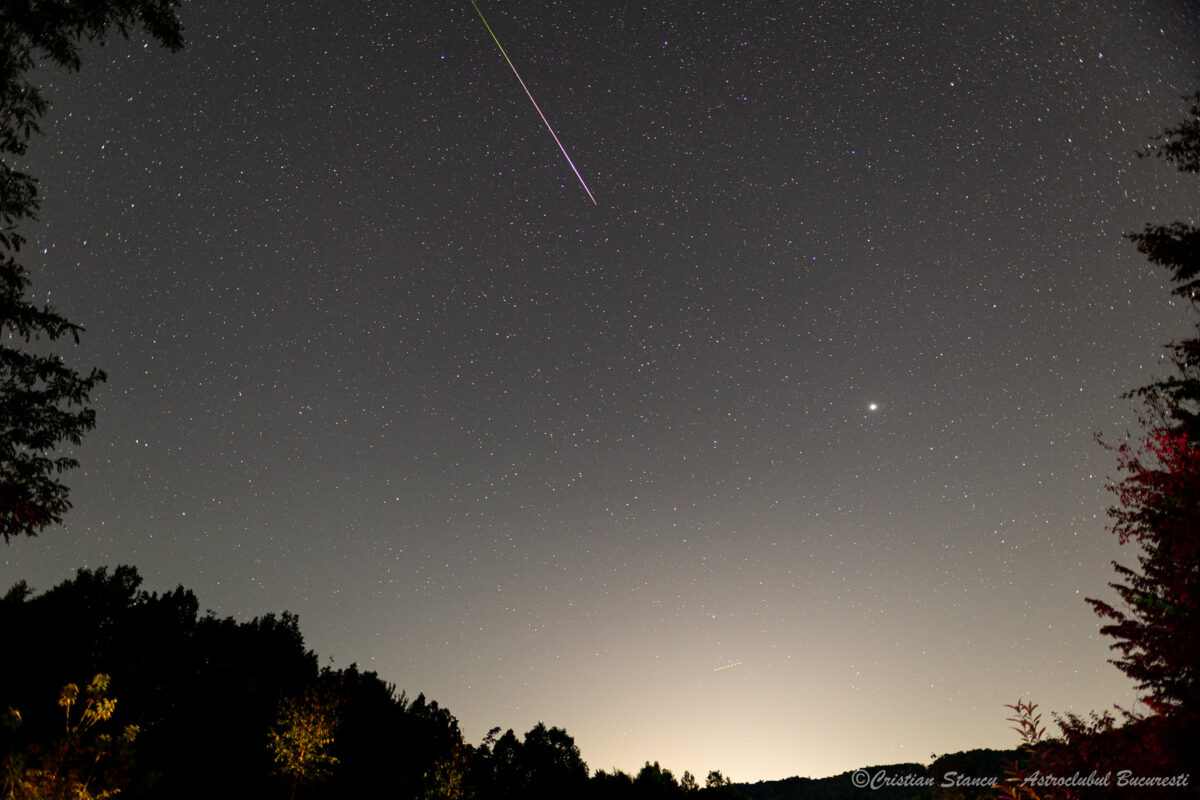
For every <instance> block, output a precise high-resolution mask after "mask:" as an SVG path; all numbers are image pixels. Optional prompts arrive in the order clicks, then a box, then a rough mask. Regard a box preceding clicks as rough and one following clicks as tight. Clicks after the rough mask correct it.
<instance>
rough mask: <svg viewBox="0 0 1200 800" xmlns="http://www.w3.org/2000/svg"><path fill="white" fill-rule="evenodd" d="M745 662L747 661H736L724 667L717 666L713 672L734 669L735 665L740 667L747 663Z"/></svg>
mask: <svg viewBox="0 0 1200 800" xmlns="http://www.w3.org/2000/svg"><path fill="white" fill-rule="evenodd" d="M745 663H746V662H745V661H735V662H733V663H732V664H726V665H725V666H723V667H717V668H716V669H714V670H713V672H724V671H725V670H727V669H733V668H734V667H740V666H741V665H742V664H745Z"/></svg>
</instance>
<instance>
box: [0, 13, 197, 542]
mask: <svg viewBox="0 0 1200 800" xmlns="http://www.w3.org/2000/svg"><path fill="white" fill-rule="evenodd" d="M177 5H178V2H177V0H85V1H84V2H78V1H76V2H70V1H69V0H4V2H3V3H0V535H3V537H4V540H5V541H8V540H9V539H10V538H11V537H13V536H19V535H21V534H27V535H31V536H32V535H35V534H36V533H37V532H38V531H40V530H42V529H44V528H45V527H46V526H48V525H51V524H54V523H57V522H61V521H62V515H63V513H64V512H65V511H66V510H67V509H68V508H70V505H71V504H70V501H69V500H68V499H67V494H68V492H67V487H66V486H64V485H63V483H62V482H61V480H60V479H59V476H60V475H61V474H62V473H63V472H65V471H66V470H69V469H71V468H73V467H75V466H77V465H78V463H77V462H76V460H75V459H74V458H71V457H70V456H66V455H61V454H56V453H57V450H58V448H59V446H60V445H61V444H63V443H70V444H75V445H78V444H79V443H80V441H81V437H82V436H83V434H84V433H86V432H88V431H89V430H91V429H92V428H93V427H94V425H95V422H96V416H95V412H94V411H93V410H92V409H90V408H88V407H87V402H88V399H89V395H90V393H91V392H92V391H93V390H94V389H95V387H96V385H97V384H98V383H100V382H102V381H103V380H104V379H105V375H104V373H103V372H102V371H100V370H98V369H92V370H91V371H90V372H89V373H87V374H86V375H84V374H82V373H80V372H78V371H77V370H75V369H73V368H71V367H69V366H67V365H66V364H65V363H64V362H63V360H62V358H60V357H59V356H57V355H53V354H45V353H44V352H43V350H44V348H39V351H38V352H30V350H29V345H30V343H31V342H33V341H35V340H39V339H46V340H49V341H56V340H58V339H61V338H63V337H70V338H71V339H73V340H74V341H75V342H78V341H79V334H80V333H81V332H82V330H83V328H82V327H80V326H79V325H77V324H75V323H73V322H70V321H69V320H67V319H66V318H65V317H64V316H62V315H61V314H59V313H58V312H57V311H55V310H54V308H52V307H51V306H50V305H49V304H46V305H44V306H42V307H40V308H39V307H37V306H35V305H34V304H33V303H31V302H29V300H28V299H27V298H26V293H27V291H28V289H29V287H30V283H31V282H30V279H29V274H28V271H27V270H26V269H25V267H24V266H22V265H21V264H20V263H19V261H18V260H17V259H18V256H19V253H20V250H21V246H22V245H23V244H24V242H25V238H24V236H22V235H21V233H20V232H19V231H18V227H19V224H20V223H21V222H22V221H23V220H30V219H35V218H36V217H37V212H38V208H39V200H38V194H37V179H35V178H34V177H33V176H31V175H29V174H27V173H25V172H23V171H21V170H20V169H18V167H17V165H16V161H17V159H19V158H20V157H21V156H23V155H25V153H26V150H27V149H28V146H29V142H30V140H31V139H32V137H33V136H34V134H36V133H38V132H39V127H38V125H39V121H40V120H41V119H42V117H43V116H44V115H45V114H46V111H47V110H48V108H49V103H48V101H47V100H46V98H45V97H44V96H43V95H42V92H41V90H40V89H39V88H38V87H37V86H36V85H35V84H34V83H33V82H32V81H31V79H30V73H31V72H32V71H33V69H34V67H35V66H36V65H37V63H38V62H40V61H47V62H50V63H53V64H57V65H59V66H61V67H65V68H67V69H70V70H77V69H79V67H80V65H81V60H80V55H79V48H80V47H81V46H82V45H83V43H85V42H89V41H104V40H105V38H107V36H108V35H109V33H110V32H111V31H113V30H115V31H117V32H118V33H119V34H121V35H123V36H128V35H129V34H130V33H131V32H132V31H133V30H134V29H136V28H141V29H143V30H145V31H146V32H147V33H148V34H149V35H150V36H152V37H154V38H155V39H157V40H158V41H159V42H161V43H162V44H163V45H164V46H166V47H168V48H170V49H172V50H178V49H179V48H181V47H182V46H183V36H182V27H181V25H180V23H179V20H178V19H177V18H176V16H175V7H176V6H177Z"/></svg>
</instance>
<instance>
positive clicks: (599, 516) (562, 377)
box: [0, 0, 1200, 781]
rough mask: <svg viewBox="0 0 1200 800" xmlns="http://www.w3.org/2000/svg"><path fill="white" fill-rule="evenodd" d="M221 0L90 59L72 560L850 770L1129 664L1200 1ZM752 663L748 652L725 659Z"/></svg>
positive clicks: (630, 729)
mask: <svg viewBox="0 0 1200 800" xmlns="http://www.w3.org/2000/svg"><path fill="white" fill-rule="evenodd" d="M915 5H916V7H915V8H905V7H904V5H903V4H895V3H875V2H865V1H864V2H852V3H833V2H813V3H808V2H805V3H780V2H751V3H729V4H720V3H701V4H699V5H698V6H695V7H681V6H679V5H678V4H663V3H648V4H642V5H630V4H607V3H575V2H557V3H555V2H533V0H520V1H519V2H499V3H487V4H482V5H481V6H480V8H481V9H482V11H483V13H484V14H486V15H487V19H488V22H489V23H490V24H491V26H492V28H493V29H494V30H495V32H496V35H497V37H498V38H499V40H500V41H501V42H502V43H503V45H504V48H505V50H506V51H507V52H508V54H509V56H510V57H511V58H512V59H513V62H514V64H515V65H516V67H517V69H518V70H520V74H521V77H522V78H523V79H524V81H525V83H526V84H527V85H528V86H529V89H530V91H531V93H532V94H533V96H534V97H535V98H537V102H538V104H539V105H540V106H541V108H542V110H543V111H544V112H545V114H546V116H547V118H548V120H549V122H550V123H551V124H552V125H553V127H554V130H555V132H556V133H557V135H558V136H559V137H560V138H561V140H562V142H563V144H564V146H565V147H566V149H567V151H568V152H570V154H571V158H572V159H573V160H574V162H575V164H576V165H577V166H578V168H579V170H580V172H581V173H582V175H583V177H584V178H585V179H586V181H587V184H588V186H589V187H590V188H591V190H592V192H593V193H594V194H595V197H596V200H597V201H598V206H594V205H593V204H592V203H591V202H590V200H589V199H588V196H587V194H586V193H585V192H584V190H583V189H582V187H581V186H580V185H579V182H578V181H577V180H576V178H575V176H574V174H573V173H572V172H571V170H570V168H569V166H568V165H567V164H566V163H565V161H564V159H563V158H562V154H561V153H560V152H559V150H558V147H557V146H556V144H555V143H554V141H553V139H552V138H551V136H550V135H549V133H548V132H547V131H546V129H545V127H544V126H543V125H542V123H541V120H540V119H539V118H538V116H537V113H536V112H535V111H534V109H533V108H532V106H531V105H530V103H529V99H528V98H527V97H526V96H525V95H524V92H522V91H521V88H520V86H519V84H518V83H517V81H516V79H515V78H514V77H513V75H512V73H511V71H510V70H509V69H508V67H507V65H506V64H505V63H504V60H503V58H502V57H501V56H500V54H499V52H498V51H497V49H496V47H495V45H494V43H493V42H492V41H491V39H490V37H489V36H488V33H487V31H486V29H485V28H484V27H483V25H482V24H481V22H480V20H479V19H478V17H477V16H476V15H475V12H474V10H473V9H472V8H471V5H470V3H462V4H456V3H438V4H420V3H403V2H401V3H375V2H364V3H361V4H356V5H355V4H352V5H351V6H346V5H344V4H336V3H329V2H316V3H310V4H307V5H300V4H292V3H281V2H264V3H254V4H240V3H230V2H224V0H212V2H203V3H201V2H189V3H186V4H184V6H183V8H182V9H181V18H182V19H183V21H184V24H185V27H186V29H185V36H186V38H187V46H186V48H185V50H184V51H183V52H181V53H179V54H174V55H172V54H170V53H166V52H162V51H160V50H158V49H157V48H156V47H154V46H151V45H149V44H148V43H147V42H145V41H142V40H140V39H137V38H135V39H134V40H132V41H129V42H124V41H118V42H113V43H110V44H109V45H108V46H106V47H104V48H99V47H96V48H92V49H91V50H89V51H88V52H87V53H86V54H85V58H84V66H83V69H82V71H81V72H80V73H78V74H66V73H63V72H53V71H50V70H45V71H43V72H39V73H38V78H39V79H40V80H41V81H42V82H43V84H44V86H45V87H46V93H47V95H48V96H49V98H50V99H51V101H52V102H53V104H54V106H53V109H52V112H51V118H50V119H49V121H48V124H47V125H45V126H44V127H45V132H46V135H45V136H44V137H42V138H41V139H40V140H38V141H36V142H35V143H34V145H33V146H32V147H31V149H30V163H29V164H28V165H26V166H27V167H28V170H29V171H30V172H32V174H34V175H36V176H38V177H39V178H40V180H41V181H42V192H43V196H44V202H43V210H42V213H41V222H40V223H39V224H37V225H35V226H30V228H29V230H28V232H27V235H28V236H29V239H30V248H31V249H32V250H33V252H34V254H35V256H36V257H35V256H31V257H30V258H29V259H28V260H27V261H28V265H29V267H30V269H31V270H32V278H33V282H34V283H33V290H34V292H35V293H36V297H37V298H38V299H44V298H45V297H49V298H50V299H51V301H52V302H53V303H54V304H55V305H56V306H57V307H58V308H59V309H60V310H61V311H62V312H63V313H64V314H65V315H66V316H68V317H69V318H70V319H72V320H74V321H78V322H80V323H82V324H84V325H85V326H86V328H87V333H86V334H85V336H84V340H83V344H82V345H81V346H80V347H78V348H75V349H74V351H73V352H70V353H69V354H68V359H69V360H70V361H71V362H72V363H73V364H77V365H79V366H81V367H82V366H90V365H92V364H95V365H98V366H100V367H102V368H103V369H105V370H106V371H107V372H108V373H109V381H108V383H107V384H105V385H104V386H103V387H102V389H101V391H100V392H99V393H98V394H97V395H96V397H95V407H96V410H97V416H98V425H97V428H96V430H95V431H94V432H93V433H92V434H91V435H90V436H89V437H88V438H87V439H86V440H85V443H84V445H83V447H81V448H80V449H79V452H78V456H79V458H80V460H81V462H82V464H83V466H82V467H81V469H79V470H77V471H76V472H75V473H73V474H71V475H70V476H69V479H68V485H70V486H71V488H72V500H73V502H74V505H75V508H74V509H73V510H72V511H71V512H70V513H69V515H68V517H67V521H66V523H65V524H64V525H63V526H62V527H61V528H58V529H53V530H48V531H46V532H45V533H44V534H43V535H41V536H40V537H38V538H36V539H28V540H21V541H14V542H13V543H11V544H10V545H8V546H7V547H6V548H5V549H4V551H3V552H2V553H0V582H3V584H4V585H5V586H7V585H10V584H12V583H13V582H15V581H16V580H18V579H21V578H26V579H28V580H29V581H30V583H31V584H32V585H33V586H34V587H35V588H38V589H45V588H49V587H50V586H51V585H53V584H54V583H56V582H58V581H59V580H61V579H63V578H64V577H66V576H68V575H70V574H71V573H72V572H73V570H74V569H75V568H76V567H79V566H82V565H85V564H86V565H90V566H96V565H100V564H117V563H132V564H136V565H137V566H138V567H139V569H140V570H141V572H142V574H143V575H145V576H146V582H147V586H148V587H149V588H156V589H161V588H170V587H173V586H175V585H176V584H179V583H182V584H183V585H185V586H187V587H189V588H192V589H194V590H195V591H196V592H197V595H198V596H199V597H200V600H201V602H202V603H206V604H208V605H209V606H211V607H212V608H213V609H214V610H217V611H218V612H220V613H222V614H233V615H235V616H238V617H245V618H249V617H252V616H254V615H258V614H263V613H266V612H269V611H279V610H282V609H288V610H291V611H293V612H296V613H297V614H298V615H299V616H300V620H301V626H302V629H303V631H304V632H305V635H306V638H307V642H308V644H309V645H310V646H311V647H313V648H314V649H315V650H316V651H317V652H318V653H319V654H320V655H321V656H322V658H326V657H332V658H333V659H334V661H335V663H337V664H339V665H346V664H349V663H350V662H358V663H359V665H360V666H363V667H364V668H368V669H374V670H377V671H378V672H379V673H380V675H381V676H382V677H383V678H385V679H386V680H389V681H393V682H395V683H396V684H397V685H398V686H399V687H401V688H404V689H406V690H408V692H409V694H410V695H415V693H416V692H418V691H423V692H425V693H426V695H427V696H429V697H432V698H435V699H437V700H438V701H439V702H440V703H441V704H443V705H444V706H446V707H448V708H449V709H450V710H451V711H452V712H453V713H454V714H455V715H456V716H457V718H458V719H459V721H460V723H461V725H462V728H463V731H464V733H465V735H466V736H467V738H468V739H469V740H471V741H473V742H478V741H479V740H480V739H481V738H482V737H483V735H484V733H485V732H486V731H487V730H488V729H489V728H491V727H492V726H494V725H500V726H502V727H504V728H509V727H512V728H514V729H516V730H518V731H523V730H526V729H528V728H530V727H532V726H533V724H534V723H536V722H537V721H539V720H544V721H545V722H546V723H547V724H551V725H558V726H561V727H565V728H566V729H567V730H568V731H569V732H570V733H571V734H572V735H573V736H574V737H575V739H576V742H577V743H578V744H579V745H580V748H581V750H582V753H583V757H584V759H585V760H587V761H588V763H589V765H590V766H591V767H592V768H593V769H597V768H602V769H610V768H612V767H614V766H615V767H619V768H622V769H626V770H636V769H637V768H638V767H639V766H640V765H641V764H642V762H643V761H646V760H651V761H654V760H659V761H661V762H662V764H663V766H665V767H668V768H670V769H672V770H673V771H675V773H676V774H680V773H682V771H683V770H685V769H687V770H690V771H692V772H693V773H694V774H698V775H703V774H706V773H707V771H708V770H710V769H720V770H722V771H723V772H724V773H725V774H726V775H728V776H731V777H733V778H734V779H735V780H750V781H752V780H757V779H769V778H781V777H786V776H789V775H796V774H799V775H811V776H813V777H819V776H824V775H829V774H834V773H837V772H840V771H842V770H846V769H852V768H854V767H858V766H861V765H864V764H874V763H885V762H889V761H905V760H907V761H913V760H924V759H925V758H926V756H927V755H928V754H929V753H931V752H936V753H944V752H951V751H955V750H962V749H968V748H971V747H988V746H991V747H1009V746H1012V745H1014V744H1015V743H1016V740H1015V737H1014V736H1013V735H1012V733H1011V732H1010V731H1009V730H1008V724H1007V723H1006V722H1005V718H1006V716H1007V713H1006V711H1005V709H1004V708H1003V704H1004V703H1012V702H1015V701H1016V700H1017V699H1018V698H1025V699H1032V700H1034V701H1035V702H1038V703H1039V704H1041V705H1042V707H1043V708H1045V709H1051V710H1056V711H1070V710H1074V711H1084V712H1086V711H1088V710H1091V709H1103V708H1107V707H1110V706H1111V704H1112V703H1114V702H1120V703H1124V704H1131V703H1132V701H1133V697H1134V693H1133V691H1132V687H1131V686H1130V685H1129V684H1128V682H1127V681H1126V680H1125V679H1124V678H1123V676H1121V675H1120V673H1118V671H1117V670H1116V669H1115V668H1114V667H1111V666H1110V665H1108V664H1106V663H1105V659H1106V658H1107V657H1108V651H1107V645H1108V642H1107V641H1106V640H1104V639H1103V638H1101V637H1100V636H1099V634H1098V628H1099V622H1098V620H1097V619H1096V618H1095V617H1094V615H1093V614H1092V612H1091V611H1090V609H1089V608H1088V607H1087V606H1086V605H1085V604H1084V602H1083V598H1084V596H1107V595H1106V594H1105V592H1106V591H1108V590H1107V589H1106V588H1105V587H1106V584H1107V582H1108V581H1109V580H1110V579H1111V574H1112V573H1111V567H1110V566H1109V562H1110V561H1111V560H1112V559H1114V558H1119V559H1121V560H1123V561H1125V562H1130V561H1132V560H1133V558H1134V555H1133V553H1132V552H1131V551H1129V550H1128V549H1125V550H1123V549H1121V548H1120V547H1118V546H1117V543H1116V541H1115V537H1113V536H1112V535H1110V534H1108V533H1107V532H1106V530H1105V515H1104V512H1105V509H1106V508H1107V506H1108V504H1109V499H1108V495H1107V493H1106V492H1105V490H1104V485H1105V479H1106V478H1107V477H1110V476H1112V475H1113V474H1114V473H1115V471H1116V465H1115V460H1114V459H1113V457H1112V455H1111V454H1110V453H1108V452H1106V451H1105V450H1104V449H1103V448H1102V447H1101V446H1100V445H1098V444H1097V443H1096V441H1095V439H1094V436H1095V434H1096V433H1097V432H1102V433H1103V434H1104V435H1105V436H1106V437H1108V438H1109V439H1110V440H1114V439H1118V438H1119V437H1120V436H1121V435H1122V434H1123V433H1124V432H1125V431H1127V430H1135V429H1136V428H1135V424H1136V421H1135V419H1134V414H1133V410H1132V407H1131V406H1130V404H1129V403H1128V402H1127V401H1125V400H1122V399H1121V398H1120V395H1121V393H1122V392H1125V391H1127V390H1129V389H1131V388H1135V387H1136V386H1139V385H1142V384H1144V383H1146V382H1147V381H1149V380H1150V379H1151V378H1152V377H1154V376H1155V375H1161V374H1163V372H1164V368H1163V361H1162V356H1163V355H1164V351H1163V350H1162V347H1161V346H1162V345H1163V344H1166V343H1167V342H1169V341H1170V340H1172V339H1173V338H1176V337H1178V336H1180V335H1182V333H1183V332H1184V331H1186V330H1187V327H1186V326H1187V319H1188V318H1187V316H1186V315H1185V313H1184V309H1182V308H1180V307H1178V306H1177V305H1175V304H1174V303H1173V301H1172V299H1171V298H1170V296H1169V290H1168V288H1167V287H1166V284H1165V280H1164V279H1165V277H1166V274H1165V272H1164V273H1163V274H1159V273H1158V272H1156V271H1155V269H1154V268H1153V267H1152V266H1150V265H1148V264H1147V263H1145V261H1144V260H1143V259H1142V257H1141V256H1140V255H1139V254H1138V253H1137V252H1136V250H1135V249H1134V248H1133V246H1132V245H1130V244H1129V243H1128V242H1126V241H1124V240H1123V239H1122V235H1123V234H1124V233H1125V232H1127V231H1130V230H1134V229H1138V228H1140V227H1141V226H1142V224H1143V223H1145V222H1150V221H1170V220H1174V219H1187V220H1191V221H1192V222H1193V223H1194V222H1195V219H1196V218H1195V215H1196V214H1197V213H1198V212H1197V208H1198V206H1197V203H1196V189H1195V185H1194V183H1189V182H1188V181H1187V180H1186V179H1185V178H1181V177H1179V176H1178V175H1177V174H1175V173H1173V172H1171V171H1170V170H1169V169H1168V168H1167V167H1165V166H1164V165H1162V164H1158V163H1155V162H1151V161H1140V162H1139V161H1138V160H1137V158H1136V156H1135V151H1136V150H1137V149H1138V147H1139V146H1140V145H1142V144H1143V143H1144V142H1145V141H1146V140H1147V138H1148V137H1149V136H1150V135H1152V134H1154V133H1155V132H1156V131H1158V130H1160V129H1162V128H1163V127H1165V126H1167V125H1169V124H1172V123H1174V122H1175V121H1176V120H1177V119H1178V118H1180V116H1181V114H1182V112H1183V110H1184V105H1183V103H1182V101H1181V100H1180V99H1179V98H1180V96H1181V95H1183V94H1185V93H1187V92H1190V91H1194V90H1195V88H1196V86H1195V82H1196V79H1197V76H1198V75H1200V6H1197V4H1196V3H1194V2H1175V3H1169V2H1144V3H1138V4H1125V3H1100V2H1086V3H1084V2H1081V3H1018V4H1008V5H1004V6H1001V5H997V6H994V7H993V6H990V5H987V4H963V3H951V2H944V1H942V0H939V2H933V3H924V4H915ZM735 662H736V669H733V668H727V667H728V665H733V664H735Z"/></svg>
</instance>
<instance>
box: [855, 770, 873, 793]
mask: <svg viewBox="0 0 1200 800" xmlns="http://www.w3.org/2000/svg"><path fill="white" fill-rule="evenodd" d="M850 782H851V783H852V784H854V788H855V789H865V788H866V787H867V784H869V783H870V782H871V775H870V773H868V772H867V771H866V770H865V769H859V770H855V771H854V774H853V775H851V776H850Z"/></svg>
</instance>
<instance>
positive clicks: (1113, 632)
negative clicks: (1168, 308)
mask: <svg viewBox="0 0 1200 800" xmlns="http://www.w3.org/2000/svg"><path fill="white" fill-rule="evenodd" d="M1194 99H1195V102H1194V104H1193V105H1192V107H1191V110H1190V116H1189V118H1188V119H1186V120H1185V121H1184V122H1183V123H1181V124H1180V125H1178V126H1176V127H1174V128H1170V129H1168V130H1167V131H1166V132H1165V133H1164V134H1163V135H1162V136H1159V137H1158V138H1157V139H1155V140H1154V142H1153V143H1152V144H1151V145H1150V147H1149V148H1148V150H1147V153H1148V154H1152V155H1157V156H1161V157H1162V158H1165V159H1166V160H1167V161H1169V162H1170V163H1172V164H1173V165H1174V166H1176V167H1177V168H1178V169H1179V170H1181V171H1183V172H1187V173H1193V174H1195V173H1197V172H1200V93H1198V94H1197V95H1196V97H1195V98H1194ZM1129 238H1130V239H1132V240H1133V241H1134V242H1136V243H1137V246H1138V249H1139V250H1141V251H1142V252H1143V253H1145V254H1146V256H1147V257H1148V258H1149V259H1150V261H1152V262H1153V263H1155V264H1158V265H1161V266H1164V267H1166V268H1167V269H1169V270H1170V271H1171V273H1172V280H1173V281H1174V282H1175V283H1176V284H1177V287H1176V289H1175V290H1174V293H1175V294H1181V295H1184V296H1187V297H1190V298H1192V299H1193V300H1195V299H1197V289H1198V287H1200V280H1198V276H1200V229H1198V228H1196V227H1195V226H1194V225H1189V224H1186V223H1182V222H1176V223H1174V224H1171V225H1160V226H1147V227H1146V229H1145V230H1144V231H1143V232H1141V233H1134V234H1130V236H1129ZM1171 351H1172V356H1173V358H1172V361H1173V364H1174V374H1173V375H1171V376H1170V377H1167V378H1164V379H1162V380H1160V381H1158V382H1156V383H1153V384H1151V385H1149V386H1146V387H1143V388H1141V389H1139V390H1137V391H1135V392H1133V393H1131V394H1132V396H1135V397H1138V398H1139V399H1140V400H1141V401H1142V402H1143V404H1144V407H1143V408H1144V410H1143V413H1142V418H1143V422H1144V423H1145V425H1146V428H1147V433H1146V434H1145V435H1144V437H1143V439H1142V441H1141V442H1140V443H1138V442H1135V443H1126V444H1123V445H1121V446H1120V447H1118V448H1117V453H1118V458H1119V463H1120V467H1121V472H1122V474H1123V476H1124V477H1123V478H1122V479H1121V480H1120V481H1119V482H1117V483H1116V484H1115V485H1113V486H1111V487H1110V489H1111V490H1112V491H1113V492H1114V493H1115V494H1116V497H1117V502H1116V505H1115V506H1114V507H1113V508H1111V509H1110V510H1109V516H1110V517H1111V518H1112V520H1113V532H1114V533H1116V534H1117V535H1118V536H1119V537H1120V539H1121V541H1122V543H1126V542H1135V543H1137V544H1138V545H1139V546H1140V548H1141V550H1140V555H1139V558H1138V562H1139V567H1140V569H1133V568H1131V567H1128V566H1124V565H1121V564H1117V563H1114V567H1115V568H1116V571H1117V575H1118V578H1119V582H1116V583H1113V584H1111V586H1112V587H1113V588H1114V589H1116V591H1117V593H1118V595H1119V597H1120V598H1121V601H1122V604H1123V607H1122V608H1117V607H1114V606H1113V605H1111V604H1109V603H1105V602H1103V601H1100V600H1095V599H1089V601H1088V602H1089V603H1091V605H1092V606H1093V608H1094V609H1095V610H1096V612H1097V613H1098V614H1099V615H1100V616H1101V617H1103V618H1105V619H1107V620H1109V623H1108V624H1106V625H1105V626H1104V627H1103V628H1101V632H1102V633H1104V634H1105V635H1107V636H1111V637H1113V639H1114V640H1115V641H1114V643H1113V645H1112V647H1113V649H1114V650H1116V651H1117V652H1118V653H1119V656H1118V657H1117V658H1115V659H1113V663H1114V664H1115V665H1116V666H1117V667H1119V668H1120V669H1121V670H1122V671H1124V672H1125V673H1126V674H1127V675H1129V676H1130V677H1131V678H1133V679H1134V680H1135V681H1137V683H1138V686H1139V688H1140V689H1141V690H1142V691H1143V692H1144V693H1145V694H1144V700H1145V702H1146V703H1147V704H1148V705H1149V706H1150V708H1151V709H1153V710H1154V711H1155V712H1156V713H1158V714H1161V715H1164V716H1166V717H1168V718H1171V719H1174V720H1176V721H1177V722H1178V723H1179V724H1180V725H1182V726H1184V727H1185V728H1186V730H1188V731H1193V732H1194V730H1195V723H1196V720H1197V715H1198V714H1200V674H1198V670H1200V326H1198V328H1197V335H1195V336H1193V337H1192V338H1190V339H1188V340H1185V341H1183V342H1178V343H1176V344H1174V345H1172V346H1171Z"/></svg>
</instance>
